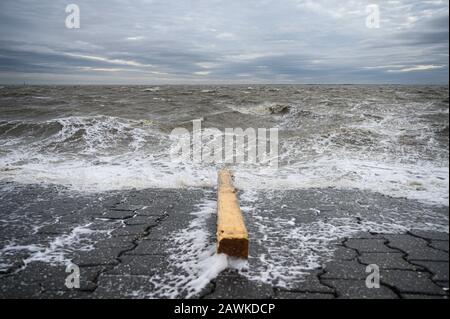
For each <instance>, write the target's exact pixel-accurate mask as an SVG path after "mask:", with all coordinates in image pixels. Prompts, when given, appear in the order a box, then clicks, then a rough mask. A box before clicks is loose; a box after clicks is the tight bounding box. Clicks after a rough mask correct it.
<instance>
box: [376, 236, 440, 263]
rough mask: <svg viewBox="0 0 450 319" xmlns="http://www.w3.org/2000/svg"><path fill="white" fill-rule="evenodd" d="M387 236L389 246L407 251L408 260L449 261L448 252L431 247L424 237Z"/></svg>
mask: <svg viewBox="0 0 450 319" xmlns="http://www.w3.org/2000/svg"><path fill="white" fill-rule="evenodd" d="M385 238H387V239H388V240H389V243H388V246H390V247H393V248H397V249H399V250H401V251H402V252H404V253H406V254H407V256H406V259H408V260H433V261H448V253H447V252H444V251H441V250H437V249H433V248H431V247H429V246H428V242H427V241H426V240H424V239H422V238H417V237H413V236H411V235H386V236H385Z"/></svg>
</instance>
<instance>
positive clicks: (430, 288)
mask: <svg viewBox="0 0 450 319" xmlns="http://www.w3.org/2000/svg"><path fill="white" fill-rule="evenodd" d="M380 278H381V282H382V283H384V284H386V285H388V286H391V287H395V288H396V289H397V290H398V291H400V292H401V293H417V294H427V295H445V294H446V293H445V291H444V290H443V289H442V288H441V287H439V286H438V285H436V284H435V283H433V281H432V280H431V279H430V278H429V275H428V274H427V273H424V272H418V271H409V270H384V271H382V272H380Z"/></svg>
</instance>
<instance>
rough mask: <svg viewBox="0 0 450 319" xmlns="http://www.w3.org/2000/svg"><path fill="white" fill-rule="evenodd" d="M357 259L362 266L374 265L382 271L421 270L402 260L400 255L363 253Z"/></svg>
mask: <svg viewBox="0 0 450 319" xmlns="http://www.w3.org/2000/svg"><path fill="white" fill-rule="evenodd" d="M358 259H359V261H360V262H361V263H362V264H364V265H370V264H375V265H377V266H378V267H380V268H382V269H404V270H420V269H422V267H420V266H416V265H413V264H411V263H409V262H407V261H406V260H405V259H403V254H402V253H363V254H362V255H361V256H360V257H358Z"/></svg>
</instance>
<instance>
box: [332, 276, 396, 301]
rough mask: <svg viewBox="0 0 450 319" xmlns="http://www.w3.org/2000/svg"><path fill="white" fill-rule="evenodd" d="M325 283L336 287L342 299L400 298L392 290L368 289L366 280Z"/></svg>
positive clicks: (383, 288) (382, 288) (385, 288)
mask: <svg viewBox="0 0 450 319" xmlns="http://www.w3.org/2000/svg"><path fill="white" fill-rule="evenodd" d="M323 283H325V284H327V285H328V286H331V287H334V288H335V291H336V294H337V297H338V298H340V299H397V298H398V296H397V294H396V293H395V292H393V291H392V290H391V289H389V288H387V287H384V286H380V288H371V289H369V288H367V286H366V281H365V280H328V279H324V280H323Z"/></svg>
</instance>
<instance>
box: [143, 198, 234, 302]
mask: <svg viewBox="0 0 450 319" xmlns="http://www.w3.org/2000/svg"><path fill="white" fill-rule="evenodd" d="M215 211H216V202H215V201H213V200H208V199H205V200H204V201H203V202H202V203H201V204H199V205H198V206H197V210H196V211H194V212H192V213H191V214H192V216H194V219H193V220H192V221H191V222H190V223H189V226H188V227H187V228H185V229H183V230H182V231H181V232H175V233H172V234H171V235H170V237H171V238H172V240H173V242H174V245H173V247H172V248H170V249H169V257H168V261H169V263H170V265H171V266H170V269H167V271H166V272H165V273H164V275H159V276H154V277H152V278H151V282H152V284H153V285H155V287H156V288H155V289H154V290H153V291H152V293H151V294H150V295H146V297H165V298H176V297H179V296H180V295H183V296H185V297H187V298H190V297H193V296H195V295H196V294H198V293H199V292H201V290H202V289H203V288H205V286H206V285H207V284H208V283H209V282H210V281H211V280H212V279H214V278H215V277H216V276H217V275H218V274H219V273H220V272H222V271H223V270H224V269H226V268H227V267H228V259H229V258H228V257H227V256H226V255H223V254H216V248H215V244H214V239H213V238H212V237H211V236H213V234H211V233H210V232H209V231H208V229H207V225H206V223H207V220H208V219H209V218H211V217H212V216H213V215H214V214H215Z"/></svg>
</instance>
